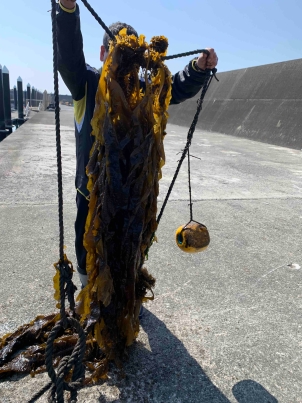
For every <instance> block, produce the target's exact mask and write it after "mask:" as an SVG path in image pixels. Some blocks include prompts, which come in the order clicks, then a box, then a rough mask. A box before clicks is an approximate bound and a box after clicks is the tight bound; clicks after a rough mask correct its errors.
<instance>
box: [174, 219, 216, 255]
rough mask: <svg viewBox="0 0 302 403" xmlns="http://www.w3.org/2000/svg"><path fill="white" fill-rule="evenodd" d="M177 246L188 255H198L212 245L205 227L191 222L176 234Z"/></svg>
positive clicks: (180, 228)
mask: <svg viewBox="0 0 302 403" xmlns="http://www.w3.org/2000/svg"><path fill="white" fill-rule="evenodd" d="M175 238H176V244H177V246H178V247H179V248H180V249H181V250H182V251H183V252H186V253H197V252H201V251H203V250H205V249H206V248H207V247H208V245H209V243H210V235H209V232H208V229H207V227H206V226H205V225H203V224H200V223H198V222H196V221H190V222H189V223H188V224H186V225H182V226H181V227H179V228H177V230H176V233H175Z"/></svg>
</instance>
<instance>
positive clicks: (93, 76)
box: [57, 0, 218, 286]
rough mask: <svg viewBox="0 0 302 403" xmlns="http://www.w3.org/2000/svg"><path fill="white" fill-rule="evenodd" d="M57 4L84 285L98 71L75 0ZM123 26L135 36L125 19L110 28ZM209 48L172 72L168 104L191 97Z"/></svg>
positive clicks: (212, 57) (209, 62) (209, 63)
mask: <svg viewBox="0 0 302 403" xmlns="http://www.w3.org/2000/svg"><path fill="white" fill-rule="evenodd" d="M57 7H58V8H57V32H58V66H59V72H60V74H61V76H62V78H63V80H64V82H65V84H66V85H67V87H68V88H69V90H70V92H71V95H72V98H73V100H74V114H75V136H76V161H77V167H76V179H75V185H76V189H77V196H76V202H77V209H78V211H77V218H76V222H75V233H76V236H75V238H76V239H75V249H76V256H77V263H78V266H77V267H78V272H79V276H80V279H81V282H82V285H83V286H85V285H86V284H87V273H86V250H85V248H84V246H83V237H84V233H85V222H86V217H87V213H88V200H89V195H88V191H87V181H88V178H87V176H86V165H87V163H88V160H89V152H90V150H91V147H92V144H93V141H94V137H92V136H91V131H92V128H91V125H90V121H91V119H92V117H93V112H94V107H95V95H96V91H97V86H98V82H99V78H100V74H99V72H98V71H97V70H96V69H93V68H92V67H90V66H89V65H87V64H86V63H85V58H84V53H83V39H82V34H81V30H80V13H79V7H78V5H77V4H76V0H60V2H59V4H58V6H57ZM124 27H126V28H127V34H128V35H131V34H134V35H136V36H138V35H137V32H136V31H135V30H134V29H133V28H132V27H131V26H130V25H127V24H124V23H120V22H118V23H115V24H112V25H111V26H110V27H109V28H110V30H111V32H112V33H113V34H114V35H117V34H118V33H119V31H120V30H121V29H122V28H124ZM109 39H110V38H109V36H108V34H106V33H105V35H104V38H103V45H102V46H101V52H100V60H101V61H102V62H104V61H105V60H106V58H107V56H108V50H109ZM208 51H209V52H210V54H209V56H207V55H205V54H203V53H202V54H201V55H199V57H198V58H196V59H194V60H192V61H191V62H190V63H189V64H188V65H187V66H186V67H185V68H184V70H182V71H180V72H178V73H176V74H175V75H174V76H173V80H172V81H173V83H172V99H171V102H170V103H171V104H178V103H180V102H182V101H184V100H186V99H188V98H191V97H193V96H194V95H196V94H197V93H198V91H199V90H200V89H201V87H202V85H203V83H204V80H205V77H206V76H207V75H208V74H209V70H207V71H206V69H213V68H214V67H215V66H216V65H217V62H218V58H217V55H216V53H215V51H214V49H212V48H208ZM142 86H143V84H142Z"/></svg>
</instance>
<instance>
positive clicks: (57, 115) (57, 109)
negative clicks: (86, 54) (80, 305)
mask: <svg viewBox="0 0 302 403" xmlns="http://www.w3.org/2000/svg"><path fill="white" fill-rule="evenodd" d="M51 4H52V9H51V19H52V43H53V79H54V96H55V120H56V147H57V168H58V209H59V231H60V235H59V236H60V240H59V250H60V260H61V261H62V262H63V261H64V223H63V184H62V153H61V136H60V107H59V78H58V51H57V23H56V2H55V0H51Z"/></svg>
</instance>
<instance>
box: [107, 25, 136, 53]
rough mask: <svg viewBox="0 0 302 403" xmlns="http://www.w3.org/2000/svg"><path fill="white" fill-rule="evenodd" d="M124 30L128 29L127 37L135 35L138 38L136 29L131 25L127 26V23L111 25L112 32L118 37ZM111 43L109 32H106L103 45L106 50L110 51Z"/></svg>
mask: <svg viewBox="0 0 302 403" xmlns="http://www.w3.org/2000/svg"><path fill="white" fill-rule="evenodd" d="M123 28H127V35H135V36H136V37H138V34H137V32H136V31H135V29H134V28H133V27H131V25H128V24H126V23H125V22H120V21H118V22H114V23H113V24H111V25H110V26H109V29H110V31H111V32H112V33H113V35H117V34H118V33H119V32H120V30H121V29H123ZM109 41H110V37H109V35H108V34H107V32H105V34H104V37H103V45H104V46H105V48H106V49H107V50H108V49H109Z"/></svg>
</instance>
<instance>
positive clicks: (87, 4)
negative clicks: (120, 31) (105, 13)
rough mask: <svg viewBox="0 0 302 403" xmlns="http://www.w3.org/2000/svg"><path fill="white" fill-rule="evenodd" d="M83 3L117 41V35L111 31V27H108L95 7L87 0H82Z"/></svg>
mask: <svg viewBox="0 0 302 403" xmlns="http://www.w3.org/2000/svg"><path fill="white" fill-rule="evenodd" d="M82 3H83V4H84V6H85V7H86V8H87V9H88V10H89V11H90V12H91V14H92V15H93V16H94V18H95V19H96V20H97V22H98V23H99V24H100V25H101V27H102V28H103V29H104V31H106V32H107V34H108V35H109V37H110V38H111V39H112V40H113V41H115V36H114V35H113V33H112V32H111V31H110V29H109V28H108V27H107V25H106V24H105V23H104V21H103V20H102V19H101V18H100V17H99V16H98V15H97V13H96V12H95V11H94V9H93V8H92V7H91V5H90V4H89V3H88V1H87V0H82Z"/></svg>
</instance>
